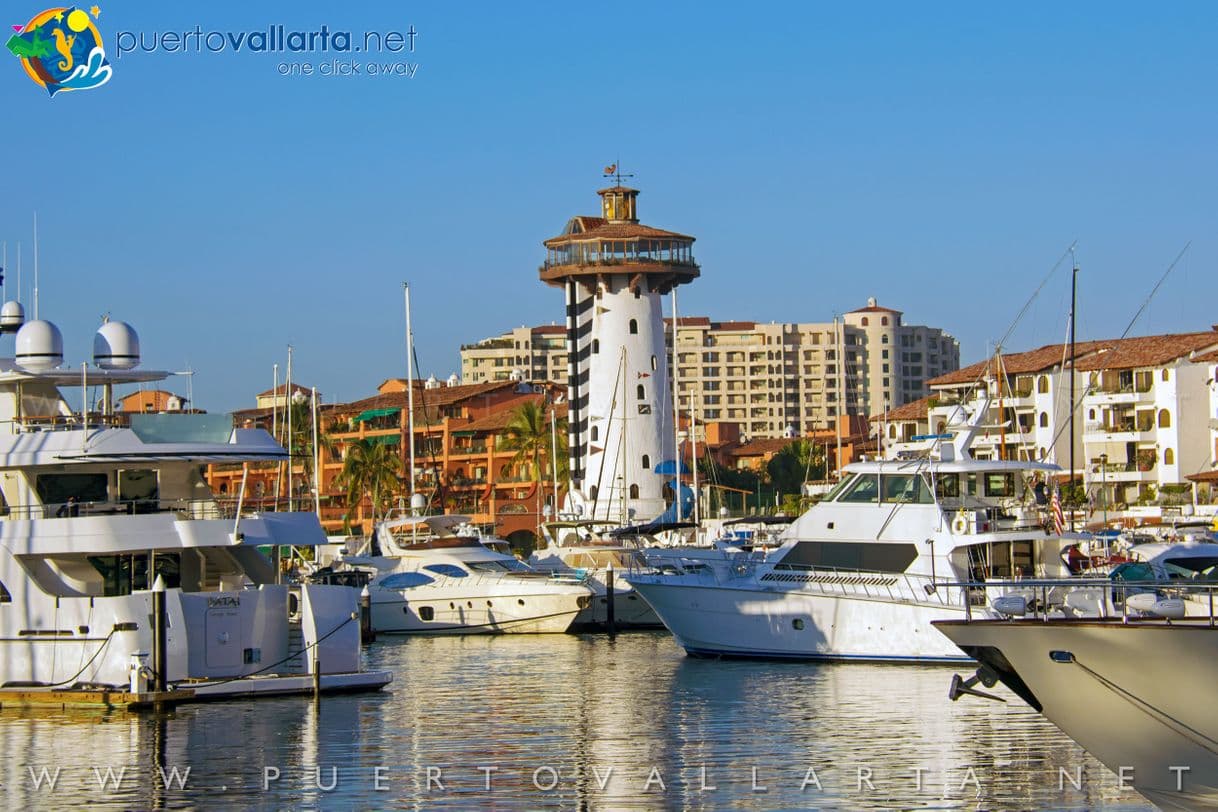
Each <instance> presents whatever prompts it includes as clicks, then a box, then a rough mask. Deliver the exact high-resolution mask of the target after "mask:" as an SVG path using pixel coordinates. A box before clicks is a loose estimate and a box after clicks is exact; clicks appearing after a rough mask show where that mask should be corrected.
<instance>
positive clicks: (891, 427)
mask: <svg viewBox="0 0 1218 812" xmlns="http://www.w3.org/2000/svg"><path fill="white" fill-rule="evenodd" d="M888 436H889V437H893V438H895V437H896V436H897V424H896V423H889V424H888Z"/></svg>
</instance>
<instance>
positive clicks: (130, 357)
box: [93, 321, 140, 369]
mask: <svg viewBox="0 0 1218 812" xmlns="http://www.w3.org/2000/svg"><path fill="white" fill-rule="evenodd" d="M93 363H95V364H97V365H98V366H99V367H101V368H102V369H135V368H136V367H137V366H139V365H140V337H139V335H138V334H137V333H136V332H135V328H134V327H132V326H131V325H130V324H127V323H126V322H124V321H108V322H106V323H105V324H103V325H102V326H101V327H99V328H98V330H97V333H96V334H95V335H94V336H93Z"/></svg>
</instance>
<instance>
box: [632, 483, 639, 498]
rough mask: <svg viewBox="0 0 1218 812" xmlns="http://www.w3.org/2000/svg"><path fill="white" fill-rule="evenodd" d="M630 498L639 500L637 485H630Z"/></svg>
mask: <svg viewBox="0 0 1218 812" xmlns="http://www.w3.org/2000/svg"><path fill="white" fill-rule="evenodd" d="M630 498H631V499H638V498H639V486H638V484H634V485H631V486H630Z"/></svg>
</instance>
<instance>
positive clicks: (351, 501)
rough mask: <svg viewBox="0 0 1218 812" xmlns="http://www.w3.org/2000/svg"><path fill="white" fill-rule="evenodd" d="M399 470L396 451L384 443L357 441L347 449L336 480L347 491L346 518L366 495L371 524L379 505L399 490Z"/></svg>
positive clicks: (399, 465) (374, 520) (399, 464)
mask: <svg viewBox="0 0 1218 812" xmlns="http://www.w3.org/2000/svg"><path fill="white" fill-rule="evenodd" d="M401 467H402V461H401V460H400V459H399V458H398V455H397V453H396V451H394V450H392V449H391V448H390V447H389V446H388V445H386V444H384V443H374V442H371V441H369V440H358V441H356V442H354V443H352V444H351V445H350V446H348V447H347V456H346V458H345V459H344V460H343V470H342V471H341V472H340V473H339V475H338V479H337V483H338V484H339V485H340V486H341V487H343V488H345V489H346V491H347V511H348V514H350V512H351V511H353V510H355V509H356V508H357V507H358V506H359V505H360V503H361V502H363V501H364V496H365V495H368V496H370V497H371V498H372V521H373V523H375V522H376V516H377V512H378V510H379V509H380V507H381V506H382V503H384V502H386V501H387V500H388V499H389V498H391V497H392V496H393V494H394V491H396V490H397V489H398V488H400V487H401V484H402V483H401V480H400V479H399V478H398V472H399V471H400V470H401Z"/></svg>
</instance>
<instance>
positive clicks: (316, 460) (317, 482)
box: [313, 386, 321, 522]
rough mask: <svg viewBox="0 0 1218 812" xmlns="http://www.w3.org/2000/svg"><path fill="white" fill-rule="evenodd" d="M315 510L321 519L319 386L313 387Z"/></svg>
mask: <svg viewBox="0 0 1218 812" xmlns="http://www.w3.org/2000/svg"><path fill="white" fill-rule="evenodd" d="M313 510H314V512H315V513H317V521H319V522H320V521H321V449H320V448H318V446H317V387H316V386H314V387H313Z"/></svg>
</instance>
